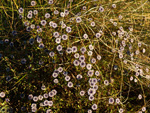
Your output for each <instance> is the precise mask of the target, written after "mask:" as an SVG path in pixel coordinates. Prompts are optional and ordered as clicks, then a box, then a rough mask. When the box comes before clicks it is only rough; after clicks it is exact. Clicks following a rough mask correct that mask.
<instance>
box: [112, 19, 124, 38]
mask: <svg viewBox="0 0 150 113" xmlns="http://www.w3.org/2000/svg"><path fill="white" fill-rule="evenodd" d="M113 25H114V26H117V22H113ZM120 35H121V36H122V34H120Z"/></svg>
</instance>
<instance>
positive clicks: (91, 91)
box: [88, 88, 96, 95]
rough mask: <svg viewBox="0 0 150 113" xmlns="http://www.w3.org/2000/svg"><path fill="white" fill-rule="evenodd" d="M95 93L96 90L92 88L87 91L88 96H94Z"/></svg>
mask: <svg viewBox="0 0 150 113" xmlns="http://www.w3.org/2000/svg"><path fill="white" fill-rule="evenodd" d="M95 93H96V90H95V89H93V88H90V89H89V90H88V95H94V94H95Z"/></svg>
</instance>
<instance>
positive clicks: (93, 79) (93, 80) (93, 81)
mask: <svg viewBox="0 0 150 113" xmlns="http://www.w3.org/2000/svg"><path fill="white" fill-rule="evenodd" d="M93 71H94V70H93ZM92 83H94V84H96V83H97V79H96V78H92Z"/></svg>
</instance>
